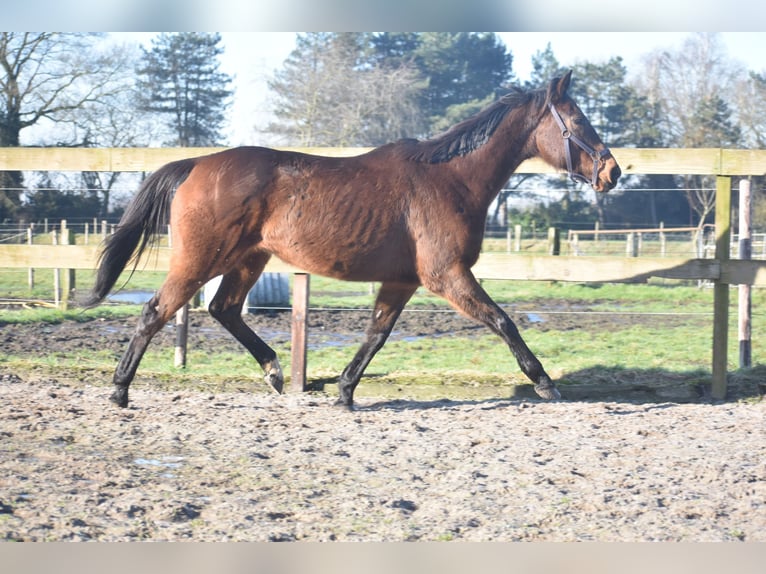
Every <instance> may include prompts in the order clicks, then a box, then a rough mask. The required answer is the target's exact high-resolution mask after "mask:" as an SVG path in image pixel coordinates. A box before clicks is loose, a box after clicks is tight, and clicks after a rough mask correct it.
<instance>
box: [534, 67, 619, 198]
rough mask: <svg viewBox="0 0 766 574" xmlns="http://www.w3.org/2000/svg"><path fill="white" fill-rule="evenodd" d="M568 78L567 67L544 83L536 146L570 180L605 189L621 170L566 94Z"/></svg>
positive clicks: (614, 181)
mask: <svg viewBox="0 0 766 574" xmlns="http://www.w3.org/2000/svg"><path fill="white" fill-rule="evenodd" d="M571 78H572V72H571V70H570V71H569V72H567V73H566V75H564V77H563V78H555V79H554V80H553V81H551V83H550V85H549V86H548V93H547V96H546V100H545V106H546V110H545V112H544V116H543V119H542V120H541V122H540V125H539V126H538V128H537V132H536V141H537V148H538V150H539V152H540V156H541V157H542V158H543V159H544V160H545V161H547V162H548V163H550V164H551V165H553V166H555V167H558V168H560V169H566V170H567V172H568V173H569V177H571V178H572V180H574V181H579V182H582V183H589V184H590V185H591V186H592V187H593V189H595V190H596V191H601V192H607V191H609V190H610V189H612V188H613V187H614V186H615V185H616V184H617V180H618V179H619V177H620V175H621V173H622V172H621V171H620V166H619V165H617V162H616V161H615V159H614V157H612V153H611V152H610V151H609V148H608V147H606V146H605V145H604V143H603V142H602V141H601V139H600V138H599V137H598V135H597V134H596V131H595V130H594V129H593V127H592V126H591V125H590V122H589V121H588V118H586V117H585V114H583V113H582V110H580V108H579V107H578V106H577V104H575V103H574V101H573V100H572V98H570V97H569V96H568V95H567V89H568V88H569V82H570V80H571Z"/></svg>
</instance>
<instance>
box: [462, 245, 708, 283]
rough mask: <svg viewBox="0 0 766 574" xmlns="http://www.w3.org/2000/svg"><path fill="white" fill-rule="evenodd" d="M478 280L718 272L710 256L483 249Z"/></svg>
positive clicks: (623, 278)
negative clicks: (624, 255) (581, 254)
mask: <svg viewBox="0 0 766 574" xmlns="http://www.w3.org/2000/svg"><path fill="white" fill-rule="evenodd" d="M473 273H474V275H476V277H477V278H479V279H510V280H516V281H573V282H578V283H588V282H594V283H643V282H646V280H647V279H648V278H649V277H665V278H668V279H707V280H715V279H718V278H719V277H720V275H721V269H720V265H719V264H718V262H717V261H715V260H713V259H683V258H675V257H637V258H616V257H577V256H559V257H555V256H542V255H519V254H509V253H492V252H485V253H482V254H481V256H480V257H479V261H478V262H477V263H476V265H474V267H473Z"/></svg>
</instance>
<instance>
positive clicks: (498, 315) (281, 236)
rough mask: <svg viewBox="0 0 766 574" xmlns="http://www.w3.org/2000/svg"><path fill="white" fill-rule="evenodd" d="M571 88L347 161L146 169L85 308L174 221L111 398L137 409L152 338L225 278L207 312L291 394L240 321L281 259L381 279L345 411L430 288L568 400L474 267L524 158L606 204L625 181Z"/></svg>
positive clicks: (253, 156)
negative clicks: (409, 308)
mask: <svg viewBox="0 0 766 574" xmlns="http://www.w3.org/2000/svg"><path fill="white" fill-rule="evenodd" d="M570 79H571V71H570V72H568V73H567V74H565V75H564V76H563V77H561V78H555V79H553V80H552V81H551V82H550V84H549V85H548V86H547V88H543V89H540V90H520V89H516V90H514V91H512V92H511V93H509V94H508V95H506V96H504V97H502V98H500V99H499V100H498V101H496V102H495V103H494V104H492V105H490V106H489V107H488V108H486V109H485V110H483V111H481V112H479V113H478V114H477V115H475V116H474V117H472V118H470V119H468V120H466V121H463V122H461V123H459V124H457V125H455V126H454V127H452V128H451V129H449V130H448V131H446V132H445V133H443V134H441V135H438V136H436V137H434V138H432V139H429V140H425V141H420V140H414V139H404V140H400V141H397V142H394V143H390V144H386V145H383V146H381V147H378V148H375V149H373V150H372V151H369V152H368V153H365V154H362V155H358V156H353V157H345V158H332V157H321V156H316V155H308V154H303V153H297V152H291V151H278V150H274V149H269V148H263V147H239V148H232V149H229V150H226V151H221V152H219V153H214V154H211V155H207V156H203V157H197V158H191V159H184V160H180V161H175V162H172V163H169V164H167V165H165V166H163V167H161V168H160V169H158V170H157V171H155V172H154V173H152V174H151V175H150V176H149V177H148V178H147V179H146V180H145V181H144V183H143V184H142V186H141V188H140V189H139V191H138V192H137V194H136V196H135V197H134V198H133V200H132V201H131V203H130V204H129V205H128V207H127V208H126V210H125V213H124V215H123V217H122V219H121V221H120V223H119V225H118V226H117V228H116V231H115V233H114V234H113V235H111V236H109V237H108V238H107V239H106V242H105V244H104V247H103V250H102V252H101V254H100V257H99V263H98V271H97V275H96V281H95V284H94V287H93V289H92V291H91V293H90V294H89V297H88V300H87V301H85V302H84V303H85V306H93V305H96V304H98V303H99V302H101V301H102V300H103V299H104V298H105V297H106V295H107V294H108V293H109V291H110V290H111V289H112V287H113V286H114V284H115V282H116V281H117V279H118V277H119V275H120V273H121V272H122V270H123V269H124V268H125V267H126V266H127V265H128V263H129V262H131V261H133V262H135V265H137V264H138V259H139V258H140V256H141V254H142V253H143V252H144V250H145V249H147V247H151V245H152V243H153V241H154V240H156V237H157V235H158V234H159V233H160V232H161V230H162V229H164V228H165V227H164V226H165V225H166V224H167V222H168V219H169V222H170V229H171V233H172V237H173V246H172V251H171V256H170V269H169V271H168V274H167V277H166V278H165V281H164V282H163V284H162V286H161V287H160V289H159V290H158V291H157V292H156V293H155V294H154V296H153V297H152V298H151V299H150V300H149V301H148V302H147V303H146V304H145V305H144V307H143V310H142V312H141V316H140V318H139V320H138V324H137V327H136V331H135V334H134V335H133V337H132V338H131V340H130V342H129V344H128V347H127V350H126V351H125V353H124V355H123V356H122V358H121V360H120V361H119V364H118V365H117V367H116V370H115V372H114V377H113V382H114V386H115V389H114V393H113V394H112V395H111V397H110V400H111V401H112V402H114V403H116V404H117V405H119V406H120V407H126V406H127V405H128V387H129V385H130V383H131V381H132V380H133V378H134V376H135V374H136V370H137V368H138V364H139V362H140V361H141V357H142V356H143V354H144V352H145V350H146V348H147V345H148V344H149V341H150V340H151V339H152V337H153V336H154V335H155V334H156V333H157V332H158V331H159V330H160V329H161V328H162V326H163V325H164V324H165V323H166V322H167V321H168V320H169V319H170V318H171V317H172V316H173V315H174V314H175V312H176V311H177V310H178V309H179V308H181V307H182V306H183V305H184V304H186V303H187V302H188V301H189V299H191V297H192V296H193V295H194V294H195V292H197V291H198V290H199V289H200V287H201V286H202V285H203V284H205V282H207V281H208V280H209V279H211V278H213V277H215V276H218V275H222V276H223V278H222V280H221V284H220V287H219V288H218V291H217V292H216V294H215V296H214V297H213V299H212V301H211V303H210V304H209V311H210V314H211V315H212V316H213V317H214V318H215V319H216V320H217V321H219V322H220V323H221V324H222V325H223V326H224V327H225V328H226V329H227V330H228V331H229V332H230V333H231V334H232V335H233V336H234V337H235V338H236V339H237V340H238V341H239V342H240V343H241V344H242V345H243V346H244V347H245V348H246V349H247V350H248V351H249V352H250V354H251V355H252V356H253V357H254V358H255V360H256V361H257V362H258V364H259V365H260V366H261V367H262V368H263V371H264V373H265V379H266V382H267V383H268V384H270V385H271V386H272V387H273V388H274V389H275V390H276V391H277V392H282V387H283V384H284V377H283V374H282V369H281V368H280V365H279V361H278V359H277V356H276V354H275V352H274V351H273V349H271V347H269V346H268V345H267V344H266V343H264V341H263V340H261V338H260V337H258V335H256V334H255V333H254V332H253V331H252V330H251V329H250V328H249V327H248V326H247V325H246V324H245V322H244V320H243V319H242V315H241V309H242V305H243V302H244V300H245V298H246V296H247V293H248V291H249V290H250V289H251V287H252V286H253V285H254V284H255V282H256V280H257V279H258V276H259V275H260V274H261V272H262V271H263V269H264V267H265V266H266V263H267V262H268V261H269V259H270V258H271V257H272V256H273V255H276V256H277V257H279V258H280V259H281V260H283V261H284V262H286V263H289V264H291V265H293V266H295V267H297V268H299V269H302V270H305V271H307V272H309V273H316V274H320V275H324V276H328V277H333V278H337V279H343V280H349V281H365V282H379V283H381V285H380V289H379V291H378V293H377V297H376V301H375V305H374V309H373V313H372V320H371V322H370V324H369V327H368V328H367V332H366V340H365V341H364V342H363V343H362V345H361V347H360V348H359V350H358V352H357V353H356V355H355V356H354V357H353V359H352V360H351V362H350V363H349V364H348V366H347V367H346V368H345V369H344V370H343V372H342V373H341V375H340V378H339V385H338V386H339V398H338V401H337V404H339V405H342V406H345V407H348V408H349V409H351V408H353V396H354V389H355V388H356V386H357V384H358V383H359V380H360V378H361V377H362V373H363V372H364V370H365V368H366V367H367V365H368V364H369V363H370V361H371V360H372V358H373V356H374V355H375V353H376V352H377V351H378V350H380V348H381V347H382V346H383V344H384V343H385V341H386V339H387V337H388V335H389V333H390V332H391V330H392V328H393V326H394V323H395V322H396V320H397V318H398V317H399V314H400V313H401V312H402V309H403V308H404V306H405V304H406V303H407V301H408V300H409V299H410V297H411V296H412V295H413V294H414V293H415V290H416V289H417V288H418V287H419V286H421V285H422V286H424V287H425V288H427V289H428V290H430V291H431V292H433V293H434V294H436V295H439V296H441V297H443V298H444V299H446V300H447V301H448V302H449V303H450V304H451V305H452V306H453V307H454V308H455V309H457V310H458V311H459V312H460V313H462V314H464V315H466V316H468V317H470V318H472V319H475V320H477V321H479V322H481V323H484V324H485V325H487V326H488V327H489V328H490V329H491V330H492V331H494V332H495V333H497V334H498V335H499V336H500V337H501V338H502V339H503V340H504V341H505V342H506V344H507V345H508V346H509V348H510V350H511V352H512V353H513V355H514V356H515V358H516V361H517V362H518V364H519V367H520V368H521V370H522V371H523V372H524V374H525V375H526V376H527V377H528V378H529V379H530V380H531V381H532V382H533V383H534V385H535V386H534V388H535V391H536V392H537V394H538V395H539V396H540V397H542V398H544V399H559V398H560V394H559V391H558V390H557V388H556V386H555V384H554V383H553V381H552V380H551V378H550V377H549V376H548V374H547V373H546V372H545V370H544V369H543V366H542V364H541V363H540V361H539V360H538V359H537V357H536V356H535V355H534V354H533V353H532V351H531V350H530V349H529V348H528V347H527V345H526V343H525V342H524V341H523V339H522V338H521V335H520V334H519V331H518V329H517V328H516V326H515V325H514V323H513V321H512V320H511V319H510V318H509V317H508V315H507V314H506V313H505V312H504V311H503V310H502V309H501V308H500V307H499V306H498V305H497V304H496V303H494V301H492V299H491V298H490V297H489V296H488V295H487V293H486V292H485V291H484V290H483V289H482V287H481V286H480V285H479V283H478V281H477V280H476V279H475V277H474V275H473V274H472V273H471V267H472V266H473V265H474V263H476V261H477V259H478V257H479V252H480V249H481V243H482V239H483V232H484V225H485V219H486V216H487V211H488V209H489V207H490V204H491V203H492V201H493V200H494V199H495V197H496V196H497V195H498V193H499V191H500V189H501V188H502V187H503V185H504V184H505V183H506V182H507V181H508V179H509V177H510V176H511V174H512V173H513V172H514V170H515V169H516V168H517V167H518V166H519V164H521V162H522V161H524V160H526V159H528V158H533V157H539V158H542V159H543V160H544V161H546V162H547V163H548V164H550V165H552V166H554V167H555V168H558V169H561V170H564V169H566V170H567V172H568V173H569V176H570V177H572V178H573V179H574V180H576V181H580V182H585V183H589V184H590V185H591V186H592V187H593V189H594V190H596V191H597V192H606V191H608V190H609V189H611V188H612V187H614V185H615V184H616V183H617V180H618V178H619V177H620V168H619V166H618V165H617V162H616V161H615V159H614V158H613V157H612V155H611V153H610V151H609V149H608V148H607V147H606V146H605V145H604V144H603V143H602V142H601V140H600V139H599V137H598V135H597V134H596V132H595V131H594V129H593V128H592V126H591V125H590V123H589V121H588V120H587V118H586V117H585V116H584V115H583V113H582V111H581V110H580V108H579V107H578V106H577V105H576V104H575V102H574V101H573V100H572V99H571V97H570V96H569V95H568V94H567V89H568V87H569V84H570ZM134 269H135V267H134Z"/></svg>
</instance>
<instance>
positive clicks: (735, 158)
mask: <svg viewBox="0 0 766 574" xmlns="http://www.w3.org/2000/svg"><path fill="white" fill-rule="evenodd" d="M764 174H766V150H762V149H724V150H721V175H764Z"/></svg>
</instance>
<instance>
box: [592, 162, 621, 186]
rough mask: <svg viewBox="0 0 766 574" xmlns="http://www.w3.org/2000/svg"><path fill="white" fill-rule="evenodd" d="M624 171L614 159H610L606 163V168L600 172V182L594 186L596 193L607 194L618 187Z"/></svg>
mask: <svg viewBox="0 0 766 574" xmlns="http://www.w3.org/2000/svg"><path fill="white" fill-rule="evenodd" d="M621 175H622V170H621V169H620V166H619V165H617V162H616V161H615V159H614V158H613V157H611V156H610V157H609V158H608V159H607V160H606V162H605V163H604V167H602V168H601V170H600V171H599V176H598V182H597V183H596V185H594V186H593V189H594V190H595V191H598V192H601V193H606V192H607V191H609V190H610V189H612V188H614V186H615V185H617V180H619V179H620V176H621Z"/></svg>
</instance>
